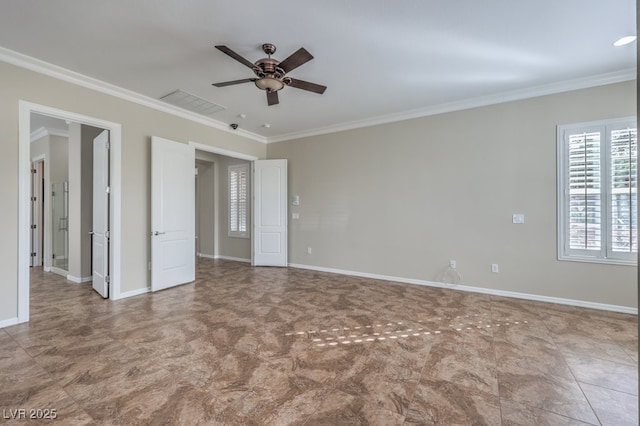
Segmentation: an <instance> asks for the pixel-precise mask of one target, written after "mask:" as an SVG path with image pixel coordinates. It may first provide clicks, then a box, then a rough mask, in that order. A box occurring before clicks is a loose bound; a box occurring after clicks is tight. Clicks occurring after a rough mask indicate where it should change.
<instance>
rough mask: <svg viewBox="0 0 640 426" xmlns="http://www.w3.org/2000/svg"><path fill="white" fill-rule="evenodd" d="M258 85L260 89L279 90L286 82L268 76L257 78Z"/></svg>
mask: <svg viewBox="0 0 640 426" xmlns="http://www.w3.org/2000/svg"><path fill="white" fill-rule="evenodd" d="M256 86H257V87H258V89H262V90H266V91H267V92H277V91H278V90H280V89H282V88H283V87H284V83H283V82H282V81H281V80H278V79H277V78H273V77H270V76H266V77H262V78H259V79H257V80H256Z"/></svg>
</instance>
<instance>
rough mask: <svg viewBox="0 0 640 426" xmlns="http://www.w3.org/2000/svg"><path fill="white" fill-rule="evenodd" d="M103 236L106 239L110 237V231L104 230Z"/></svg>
mask: <svg viewBox="0 0 640 426" xmlns="http://www.w3.org/2000/svg"><path fill="white" fill-rule="evenodd" d="M104 237H105V238H106V239H109V238H111V232H109V231H107V232H105V233H104Z"/></svg>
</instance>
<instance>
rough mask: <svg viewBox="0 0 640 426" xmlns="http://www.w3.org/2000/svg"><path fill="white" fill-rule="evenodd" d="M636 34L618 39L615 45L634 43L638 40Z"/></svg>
mask: <svg viewBox="0 0 640 426" xmlns="http://www.w3.org/2000/svg"><path fill="white" fill-rule="evenodd" d="M636 38H637V37H636V36H625V37H622V38H621V39H618V40H616V41H615V42H614V43H613V45H614V46H616V47H620V46H624V45H625V44H629V43H633V42H634V41H636Z"/></svg>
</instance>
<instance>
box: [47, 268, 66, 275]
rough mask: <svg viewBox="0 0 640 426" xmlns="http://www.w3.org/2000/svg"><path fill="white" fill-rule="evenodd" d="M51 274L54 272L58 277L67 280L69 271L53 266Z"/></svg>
mask: <svg viewBox="0 0 640 426" xmlns="http://www.w3.org/2000/svg"><path fill="white" fill-rule="evenodd" d="M49 272H53V273H54V274H56V275H62V276H63V277H65V278H67V271H65V270H64V269H60V268H56V267H55V266H52V267H51V269H50V270H49Z"/></svg>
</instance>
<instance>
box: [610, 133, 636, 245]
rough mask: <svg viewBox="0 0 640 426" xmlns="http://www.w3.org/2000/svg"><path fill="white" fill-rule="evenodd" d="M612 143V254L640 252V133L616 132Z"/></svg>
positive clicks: (611, 136) (612, 137)
mask: <svg viewBox="0 0 640 426" xmlns="http://www.w3.org/2000/svg"><path fill="white" fill-rule="evenodd" d="M610 140H611V142H610V143H611V147H610V178H611V194H610V200H609V201H610V203H611V223H610V225H611V250H612V251H614V252H627V253H629V252H637V250H638V247H637V244H638V243H637V240H638V238H637V236H638V223H637V217H636V212H637V211H638V209H637V188H638V170H637V162H636V158H637V155H638V134H637V129H632V128H625V129H618V130H612V131H611V134H610Z"/></svg>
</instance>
